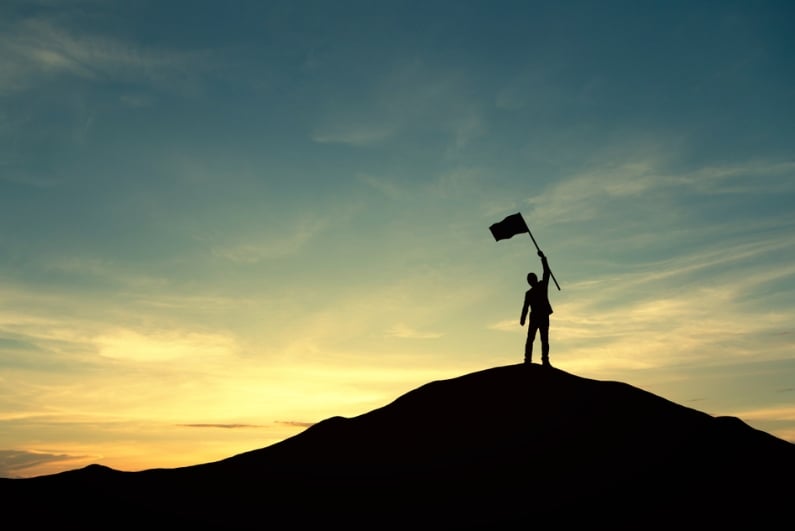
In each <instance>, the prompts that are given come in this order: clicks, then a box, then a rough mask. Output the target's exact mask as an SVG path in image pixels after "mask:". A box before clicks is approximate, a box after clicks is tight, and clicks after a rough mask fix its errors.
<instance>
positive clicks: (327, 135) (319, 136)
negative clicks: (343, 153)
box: [311, 122, 397, 147]
mask: <svg viewBox="0 0 795 531" xmlns="http://www.w3.org/2000/svg"><path fill="white" fill-rule="evenodd" d="M396 129H397V128H396V126H395V124H390V123H386V122H381V123H377V122H376V123H367V122H352V123H343V122H341V123H332V124H326V125H323V126H319V127H317V128H316V129H315V130H314V131H313V132H312V134H311V138H312V140H313V141H314V142H317V143H319V144H348V145H350V146H356V147H366V146H371V145H374V144H378V143H380V142H382V141H384V140H386V139H388V138H389V137H390V136H392V135H393V134H394V133H395V131H396Z"/></svg>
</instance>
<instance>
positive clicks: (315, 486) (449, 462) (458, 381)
mask: <svg viewBox="0 0 795 531" xmlns="http://www.w3.org/2000/svg"><path fill="white" fill-rule="evenodd" d="M794 474H795V445H793V444H791V443H789V442H787V441H784V440H782V439H779V438H776V437H774V436H772V435H770V434H768V433H765V432H762V431H759V430H756V429H754V428H752V427H750V426H748V425H747V424H745V423H743V422H742V421H741V420H739V419H737V418H734V417H713V416H711V415H708V414H706V413H704V412H701V411H698V410H695V409H692V408H688V407H685V406H682V405H679V404H676V403H674V402H671V401H669V400H667V399H665V398H662V397H660V396H657V395H654V394H652V393H649V392H647V391H644V390H642V389H639V388H636V387H633V386H631V385H629V384H626V383H622V382H615V381H600V380H592V379H588V378H583V377H579V376H576V375H573V374H570V373H567V372H565V371H562V370H559V369H555V368H543V367H541V366H538V365H531V366H525V365H509V366H503V367H495V368H490V369H486V370H483V371H479V372H474V373H471V374H465V375H463V376H459V377H457V378H452V379H448V380H440V381H434V382H430V383H428V384H425V385H423V386H421V387H418V388H416V389H414V390H412V391H410V392H408V393H406V394H404V395H402V396H400V397H399V398H397V399H396V400H395V401H393V402H392V403H390V404H387V405H385V406H383V407H381V408H378V409H375V410H372V411H369V412H367V413H364V414H362V415H359V416H356V417H351V418H345V417H332V418H329V419H326V420H324V421H322V422H319V423H318V424H315V425H314V426H312V427H310V428H308V429H306V430H305V431H303V432H301V433H299V434H297V435H295V436H293V437H290V438H288V439H285V440H284V441H281V442H279V443H277V444H274V445H271V446H268V447H265V448H261V449H257V450H252V451H250V452H246V453H243V454H239V455H235V456H232V457H229V458H227V459H223V460H221V461H217V462H212V463H203V464H197V465H194V466H189V467H182V468H174V469H153V470H145V471H141V472H123V471H118V470H113V469H110V468H107V467H103V466H101V465H91V466H88V467H86V468H83V469H78V470H72V471H68V472H63V473H60V474H53V475H50V476H40V477H37V478H28V479H15V480H3V481H0V494H2V497H3V499H4V501H5V502H6V504H7V505H6V507H11V508H13V509H11V510H6V511H5V513H6V518H7V519H13V517H14V516H15V513H16V516H24V517H25V519H26V521H28V522H29V523H31V524H40V525H44V524H46V525H52V526H56V525H57V526H58V527H59V528H78V527H79V528H81V529H86V528H93V529H96V528H100V527H102V528H108V527H115V526H118V525H127V526H130V525H146V526H147V527H151V526H159V525H163V526H166V525H179V526H180V528H218V529H266V528H271V527H284V526H286V525H289V526H290V527H292V528H308V527H315V526H321V525H322V526H324V527H329V528H336V527H338V526H339V527H342V528H346V529H365V528H366V529H407V528H411V529H514V528H517V527H522V528H528V529H533V528H539V529H540V528H549V527H553V528H569V527H570V526H572V525H588V526H589V527H595V528H598V527H600V526H602V527H605V526H609V527H612V528H624V529H630V528H632V529H650V528H658V529H663V528H664V529H668V528H671V527H674V526H676V527H680V528H681V527H684V528H689V527H695V526H697V525H698V526H702V525H703V526H709V527H712V528H720V529H740V528H743V529H744V528H746V527H749V526H751V527H753V528H754V529H765V528H772V527H773V525H777V523H778V522H779V521H781V520H782V519H785V518H790V514H789V510H790V504H791V501H792V500H793V499H795V486H793V483H792V478H793V477H795V475H794ZM31 506H37V507H39V508H40V510H37V511H35V512H34V513H29V512H28V511H27V510H25V509H24V508H25V507H31Z"/></svg>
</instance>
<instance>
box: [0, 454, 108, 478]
mask: <svg viewBox="0 0 795 531" xmlns="http://www.w3.org/2000/svg"><path fill="white" fill-rule="evenodd" d="M92 458H93V456H86V455H69V454H60V453H50V452H46V451H29V450H0V477H4V478H17V477H30V476H34V475H38V472H39V471H40V472H41V473H47V472H45V471H46V470H48V469H49V468H50V467H52V466H53V465H61V466H63V465H69V466H74V467H75V468H76V467H77V466H78V465H80V464H85V462H86V461H87V460H89V459H92Z"/></svg>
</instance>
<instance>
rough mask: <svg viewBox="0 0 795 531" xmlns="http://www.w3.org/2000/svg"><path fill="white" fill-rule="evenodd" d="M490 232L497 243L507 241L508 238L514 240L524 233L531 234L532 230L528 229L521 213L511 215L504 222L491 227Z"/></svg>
mask: <svg viewBox="0 0 795 531" xmlns="http://www.w3.org/2000/svg"><path fill="white" fill-rule="evenodd" d="M489 230H490V231H491V234H492V235H493V236H494V239H495V240H497V241H500V240H507V239H508V238H512V237H513V236H516V235H517V234H521V233H523V232H528V233H529V232H530V229H528V228H527V223H525V222H524V218H523V217H522V214H521V213H520V212H517V213H516V214H511V215H510V216H508V217H506V218H505V219H504V220H502V221H500V222H498V223H495V224H493V225H492V226H491V227H489Z"/></svg>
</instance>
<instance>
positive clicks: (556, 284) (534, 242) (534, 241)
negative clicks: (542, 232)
mask: <svg viewBox="0 0 795 531" xmlns="http://www.w3.org/2000/svg"><path fill="white" fill-rule="evenodd" d="M525 225H527V224H525ZM527 234H529V235H530V239H531V240H533V245H535V246H536V251H538V252H539V253H540V252H541V249H539V247H538V243H536V239H535V238H533V233H532V232H530V227H528V228H527ZM549 275H550V276H551V277H552V280H554V281H555V286H556V287H557V288H558V291H560V284H558V279H556V278H555V273H553V272H552V270H550V271H549Z"/></svg>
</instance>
